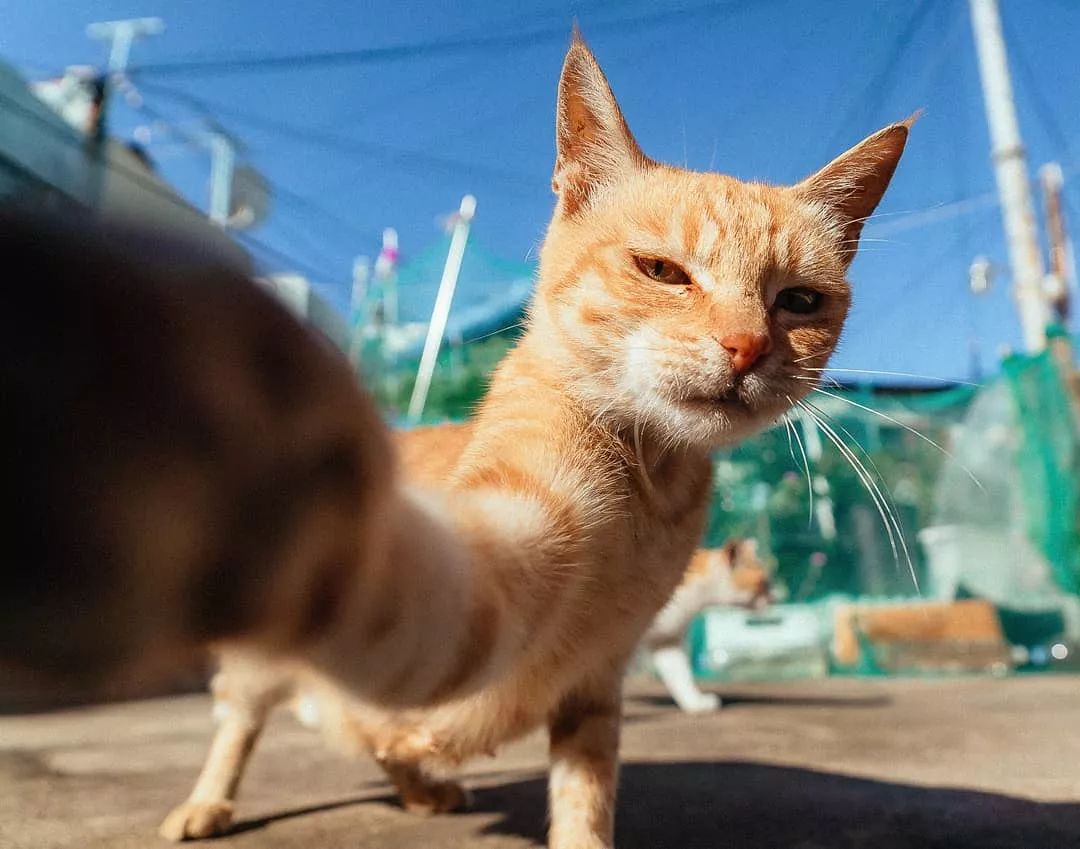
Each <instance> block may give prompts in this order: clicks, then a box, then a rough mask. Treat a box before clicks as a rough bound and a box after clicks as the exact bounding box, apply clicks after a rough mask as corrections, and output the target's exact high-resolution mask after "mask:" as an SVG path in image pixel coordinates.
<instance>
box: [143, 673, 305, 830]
mask: <svg viewBox="0 0 1080 849" xmlns="http://www.w3.org/2000/svg"><path fill="white" fill-rule="evenodd" d="M213 690H214V696H215V702H214V715H215V718H217V719H218V722H219V724H218V729H217V732H216V733H215V734H214V740H213V742H212V743H211V745H210V752H209V754H208V755H207V757H206V763H205V764H203V768H202V772H200V773H199V778H198V780H197V781H196V782H195V787H194V788H193V789H192V791H191V795H190V796H188V798H187V800H186V801H185V802H183V803H182V804H180V805H178V806H177V807H175V808H174V809H173V810H172V811H171V812H170V813H169V815H168V816H167V817H165V819H164V821H163V822H162V823H161V826H160V827H159V828H158V834H160V835H161V836H162V837H164V838H166V839H167V840H174V841H180V840H197V839H199V838H204V837H216V836H218V835H222V834H225V833H226V832H227V831H228V830H229V829H230V828H231V827H232V819H233V803H234V801H235V799H236V793H237V790H238V788H239V786H240V779H241V778H242V777H243V773H244V767H245V766H246V765H247V761H248V758H249V757H250V756H251V752H252V750H253V749H254V748H255V741H256V740H257V739H258V736H259V733H260V732H261V731H262V728H263V725H264V724H265V722H266V717H267V715H268V714H269V712H270V710H271V709H272V708H273V707H274V706H275V705H277V704H278V703H279V702H281V701H283V700H284V699H285V698H286V697H287V696H288V695H289V693H290V689H289V687H288V685H287V684H286V683H285V682H284V681H283V680H282V679H279V678H275V677H271V676H268V677H266V678H262V677H261V676H259V675H258V674H255V675H251V674H248V673H247V672H246V670H245V671H244V672H242V673H241V674H239V675H237V676H236V679H233V678H232V677H231V676H230V674H229V672H228V671H227V670H226V669H223V670H222V672H219V673H218V674H217V675H216V676H215V677H214V683H213Z"/></svg>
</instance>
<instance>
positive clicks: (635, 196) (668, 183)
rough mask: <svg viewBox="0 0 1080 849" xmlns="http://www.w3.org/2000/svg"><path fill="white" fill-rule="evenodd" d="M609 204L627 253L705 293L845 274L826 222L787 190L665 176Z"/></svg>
mask: <svg viewBox="0 0 1080 849" xmlns="http://www.w3.org/2000/svg"><path fill="white" fill-rule="evenodd" d="M612 200H613V203H612V205H611V207H610V209H609V210H607V216H606V217H610V216H613V215H614V216H618V215H622V216H624V217H625V221H624V223H623V226H622V227H621V228H620V229H622V239H623V241H624V242H625V244H626V247H627V248H628V249H629V250H631V251H634V252H637V253H643V254H646V255H650V256H658V257H661V258H664V259H670V260H672V261H674V262H677V263H679V264H680V265H682V266H683V267H684V268H686V270H687V271H688V272H690V274H691V276H692V277H693V279H694V282H695V283H696V284H697V285H698V286H699V287H700V288H701V289H702V290H703V291H704V292H705V293H711V292H713V291H715V290H716V289H717V287H719V286H721V285H730V284H732V283H736V284H742V285H749V286H753V285H755V284H756V285H759V286H760V285H764V284H765V283H766V282H767V280H768V278H769V277H770V276H771V275H774V274H777V273H780V274H788V275H800V276H808V275H814V276H817V275H822V276H826V277H828V276H831V275H829V274H827V273H826V272H827V271H830V270H840V266H839V263H838V261H837V260H838V257H837V256H836V252H835V248H834V242H833V241H832V238H833V235H834V234H833V233H832V231H831V228H830V227H829V224H828V222H827V221H825V220H823V219H822V218H821V217H820V216H819V215H818V214H817V213H816V211H815V210H814V209H813V208H811V207H809V206H808V205H806V204H805V203H802V202H800V201H799V200H798V199H797V198H796V197H795V196H793V194H792V193H791V192H790V191H787V190H784V189H782V188H777V187H775V186H768V185H763V184H759V183H744V182H740V181H738V180H735V179H733V178H730V177H725V176H723V175H719V174H694V173H687V172H678V171H674V170H673V169H664V170H663V171H660V172H654V173H651V174H647V175H642V179H641V180H640V181H638V183H637V185H627V186H625V187H624V189H623V191H621V192H619V193H618V194H617V195H616V196H615V197H614V198H613V199H612ZM612 223H614V222H612Z"/></svg>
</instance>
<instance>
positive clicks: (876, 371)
mask: <svg viewBox="0 0 1080 849" xmlns="http://www.w3.org/2000/svg"><path fill="white" fill-rule="evenodd" d="M800 368H802V370H803V371H820V372H836V373H838V374H839V373H843V374H873V375H882V376H885V377H914V378H918V379H920V380H932V381H935V382H936V383H948V384H957V385H959V386H978V385H979V384H978V383H972V382H971V381H970V380H952V379H950V378H947V377H935V376H933V375H929V374H917V373H915V372H912V371H883V370H881V369H865V368H832V367H831V366H829V367H825V368H817V367H814V366H800Z"/></svg>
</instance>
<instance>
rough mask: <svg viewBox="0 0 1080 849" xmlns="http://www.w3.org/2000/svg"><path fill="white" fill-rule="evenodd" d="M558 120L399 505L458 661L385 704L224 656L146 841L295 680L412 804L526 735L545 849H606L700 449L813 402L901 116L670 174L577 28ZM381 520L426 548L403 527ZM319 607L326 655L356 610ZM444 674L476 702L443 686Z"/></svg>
mask: <svg viewBox="0 0 1080 849" xmlns="http://www.w3.org/2000/svg"><path fill="white" fill-rule="evenodd" d="M556 121H557V129H556V142H557V148H558V153H557V159H556V165H555V173H554V178H553V186H554V189H555V192H556V194H557V196H558V201H557V204H556V208H555V212H554V215H553V218H552V221H551V224H550V226H549V228H548V232H547V236H546V239H545V242H544V246H543V249H542V251H541V256H540V272H539V279H538V284H537V291H536V294H535V297H534V299H533V301H532V303H531V306H530V309H529V318H528V321H527V328H526V330H525V333H524V335H523V337H522V338H521V341H520V343H519V344H518V346H517V347H516V348H515V349H514V350H513V351H512V352H511V353H510V354H509V355H508V356H507V358H506V359H505V360H504V361H503V363H502V364H501V365H500V366H499V368H498V370H497V372H496V374H495V375H494V378H493V380H492V383H491V388H490V391H489V393H488V396H487V398H486V399H485V400H484V402H483V403H482V405H481V406H480V408H479V410H478V412H477V414H476V416H475V417H474V419H473V421H472V424H471V429H470V431H469V433H468V438H467V441H465V443H464V444H463V445H462V446H461V451H460V458H459V459H458V461H457V462H456V463H455V464H454V466H453V468H452V470H450V471H449V473H448V474H445V475H444V476H443V477H442V478H441V479H440V480H439V482H438V483H437V484H434V483H430V482H429V483H428V485H427V488H426V489H424V490H423V497H422V498H421V497H420V496H416V497H414V499H413V501H412V502H410V503H413V504H416V505H418V507H417V510H418V511H419V513H418V515H419V516H420V517H437V520H436V519H430V518H429V519H428V520H427V521H428V524H429V525H430V523H432V522H435V521H437V523H438V528H439V529H440V535H439V537H438V543H437V545H438V554H439V555H441V557H442V559H443V560H444V561H445V562H446V563H449V564H451V566H452V567H453V568H455V569H459V570H461V571H462V572H463V573H465V574H468V575H469V576H470V577H471V583H470V584H469V586H470V588H471V589H470V593H471V594H470V596H469V612H468V616H467V618H466V621H465V628H466V632H467V635H468V638H467V639H466V640H464V641H461V642H457V643H454V644H453V645H454V646H455V648H456V650H457V655H456V656H454V657H451V658H449V659H447V658H446V656H445V651H443V652H441V653H440V656H439V657H438V658H436V659H434V660H433V661H432V662H430V663H425V664H422V665H420V666H419V667H418V668H412V669H409V670H407V671H404V672H401V673H400V674H402V675H403V680H404V681H408V682H410V684H411V686H412V688H413V691H414V692H416V691H417V690H418V688H420V689H424V690H425V691H427V692H430V693H431V694H432V695H431V698H430V699H427V700H428V701H435V702H438V703H437V704H436V705H435V706H434V707H430V708H426V709H419V708H417V709H402V710H391V709H387V708H379V707H375V706H372V705H368V704H366V703H364V702H361V701H360V700H358V699H356V698H353V697H350V696H349V695H348V694H347V693H346V692H345V691H343V690H342V689H341V688H340V687H339V686H338V685H337V684H335V683H334V682H333V681H332V680H330V679H329V678H327V677H326V676H324V675H323V674H321V673H319V672H317V671H316V670H315V669H314V668H313V667H312V666H311V665H310V663H309V662H307V661H305V662H303V663H300V662H297V663H287V662H282V661H280V660H271V659H269V658H267V657H265V656H262V655H259V654H256V653H254V652H252V651H249V650H243V649H236V650H232V651H224V652H222V654H221V671H220V672H219V674H218V676H217V678H216V679H215V685H214V693H215V698H216V700H217V702H218V704H219V706H220V713H221V714H222V716H223V719H222V722H221V725H220V727H219V729H218V732H217V734H216V737H215V739H214V742H213V746H212V749H211V752H210V755H209V758H208V760H207V763H206V766H205V767H204V769H203V771H202V774H201V776H200V777H199V780H198V782H197V784H196V786H195V789H194V790H193V792H192V794H191V796H190V798H189V799H188V800H187V801H186V802H185V803H184V804H182V805H181V806H180V807H178V808H177V809H176V810H175V811H173V812H172V813H171V814H170V815H169V816H168V818H167V819H166V820H165V822H164V823H163V825H162V828H161V833H162V834H164V835H165V836H167V837H170V838H173V839H183V838H190V837H205V836H209V835H212V834H219V833H222V832H224V831H226V830H227V829H228V828H229V825H230V821H231V817H232V805H233V799H234V797H235V795H236V790H237V787H238V784H239V781H240V776H241V771H242V769H243V766H244V763H245V761H246V760H247V757H248V755H249V754H250V752H251V749H252V746H253V745H254V742H255V739H256V736H257V735H258V733H259V731H260V729H261V728H262V726H263V723H264V722H265V719H266V715H267V712H268V711H269V710H270V709H271V708H273V707H274V706H275V705H277V704H279V703H281V702H283V701H286V700H287V699H290V698H292V697H294V696H295V694H296V693H297V692H299V691H303V692H305V693H307V694H308V696H309V697H311V698H313V699H314V700H315V701H316V702H317V703H318V707H319V713H320V716H321V717H322V719H323V724H324V729H325V730H326V733H327V736H328V737H329V738H330V739H331V740H332V741H333V742H334V743H335V744H336V745H338V746H340V747H341V748H343V749H344V750H345V751H347V752H355V753H369V754H371V755H372V756H374V757H375V758H376V759H377V760H378V762H379V763H380V764H381V765H382V766H383V768H384V769H385V771H386V773H387V775H388V777H389V778H390V780H391V781H392V782H393V783H394V784H395V785H396V786H397V788H398V791H399V793H400V795H401V798H402V800H403V802H404V803H405V805H406V806H408V807H410V808H416V809H419V810H425V811H439V810H447V809H449V808H452V807H455V806H456V805H458V804H459V803H460V802H461V801H462V798H463V793H462V791H461V789H460V788H459V787H458V785H456V784H455V783H453V782H451V781H447V780H444V779H435V778H433V777H432V772H431V771H432V770H434V769H439V768H444V767H446V766H451V765H454V764H457V763H460V762H461V761H463V760H465V759H467V758H471V757H474V756H476V755H480V754H486V753H489V752H492V751H494V750H495V749H496V748H497V747H498V746H499V745H500V744H502V743H504V742H507V741H509V740H512V739H514V738H517V737H520V736H521V735H523V734H525V733H527V732H529V731H530V730H532V729H535V728H537V727H546V728H547V731H548V734H549V737H550V752H551V774H550V796H549V799H550V831H549V846H550V847H552V849H602V847H610V846H611V845H612V841H613V825H614V811H615V788H616V777H617V772H618V746H619V726H620V716H621V681H622V676H623V671H624V668H625V665H626V663H627V660H628V658H629V657H630V656H631V654H632V652H633V651H634V649H635V647H636V646H637V644H638V642H639V640H640V639H641V637H642V635H643V634H644V633H645V631H646V630H647V628H648V627H649V624H650V622H652V620H653V618H654V616H655V615H656V613H657V612H658V611H659V610H660V609H661V608H662V607H663V605H664V603H665V602H666V601H667V600H668V598H669V597H670V595H671V593H672V591H673V590H674V588H675V587H676V585H677V584H678V583H679V580H680V578H681V577H682V575H683V572H684V569H685V566H686V564H687V563H688V561H689V560H690V556H691V554H692V552H693V550H694V548H695V545H696V543H697V540H698V539H699V538H700V535H701V531H702V524H703V519H704V513H705V507H706V501H707V499H708V496H709V493H710V471H711V466H710V462H709V452H710V450H711V449H713V448H715V447H716V446H720V445H730V444H732V443H734V442H737V441H739V440H741V439H743V438H745V437H746V436H748V435H750V434H752V433H754V432H756V431H758V430H760V429H762V428H764V427H766V426H768V425H769V424H771V423H772V422H774V421H775V420H776V419H777V418H778V417H779V416H780V415H781V414H783V413H784V412H785V411H786V410H787V409H789V408H790V407H791V405H792V404H793V403H794V401H795V400H796V399H799V398H801V397H802V396H803V395H805V394H806V392H808V391H809V388H810V387H809V385H808V383H807V381H805V380H803V379H801V377H802V376H803V375H805V374H806V373H807V372H805V371H804V370H803V367H804V366H805V367H821V366H823V365H824V364H825V363H826V361H827V360H828V357H829V355H830V354H831V352H832V350H833V348H834V346H835V345H836V342H837V339H838V338H839V335H840V331H841V329H842V327H843V323H844V319H845V316H846V314H847V310H848V305H849V300H850V290H849V286H848V283H847V281H846V279H845V275H846V271H847V268H848V266H849V264H850V262H851V259H852V258H853V256H854V255H855V250H856V246H857V242H858V237H859V233H860V231H861V229H862V226H863V222H864V221H865V220H866V218H867V216H869V215H870V214H871V213H872V212H873V210H874V208H875V207H876V205H877V204H878V202H879V200H880V199H881V197H882V194H883V193H884V191H885V188H886V186H887V185H888V182H889V180H890V178H891V176H892V174H893V171H894V169H895V168H896V165H897V163H898V161H899V159H900V156H901V153H902V151H903V148H904V144H905V141H906V139H907V135H908V126H909V125H908V123H900V124H894V125H891V126H889V127H886V128H885V129H883V130H881V131H880V132H878V133H875V134H874V135H872V136H870V137H869V138H867V139H866V140H864V141H863V142H861V143H860V144H858V145H857V146H856V147H854V148H852V149H851V150H849V151H848V152H847V153H845V154H843V155H842V156H841V157H839V158H838V159H836V160H834V161H833V162H832V163H830V164H829V165H827V166H825V168H823V169H822V170H821V171H819V172H817V173H816V174H814V175H813V176H811V177H809V178H807V179H806V180H804V181H802V182H801V183H798V184H796V185H794V186H790V187H777V186H769V185H765V184H760V183H745V182H740V181H738V180H735V179H733V178H730V177H726V176H722V175H719V174H712V173H695V172H690V171H686V170H681V169H677V168H673V167H669V166H666V165H662V164H659V163H657V162H654V161H652V160H650V159H649V158H647V157H646V156H645V155H644V154H643V153H642V152H641V150H640V149H639V148H638V145H637V143H636V142H635V141H634V138H633V136H632V135H631V134H630V131H629V129H628V128H627V125H626V122H625V120H624V119H623V116H622V113H621V112H620V110H619V107H618V105H617V104H616V102H615V99H614V97H613V95H612V93H611V90H610V88H609V86H608V84H607V81H606V79H605V77H604V75H603V73H602V72H601V70H600V68H599V66H598V65H597V63H596V61H595V59H594V58H593V55H592V54H591V53H590V51H589V50H588V48H587V47H586V46H585V44H584V43H583V42H582V41H581V40H580V39H578V38H576V37H575V39H574V41H573V43H572V45H571V47H570V50H569V53H568V55H567V57H566V62H565V65H564V68H563V72H562V77H561V80H560V83H559V96H558V107H557V117H556ZM406 477H408V464H406ZM417 491H418V492H419V491H420V488H419V487H418V489H417ZM400 527H403V528H404V529H405V530H406V531H408V530H412V531H413V533H412V534H411V536H410V538H409V539H408V542H409V543H410V545H412V546H413V547H416V546H420V545H423V541H424V539H425V535H426V531H427V528H426V527H425V525H423V524H421V523H420V521H419V519H417V520H415V521H414V524H412V525H410V524H407V523H406V524H404V525H400ZM383 574H384V577H383V581H384V583H383V584H381V585H380V586H377V587H373V592H376V591H377V592H376V594H375V595H374V598H377V599H378V601H379V603H380V604H382V605H384V606H383V608H382V610H381V613H382V616H375V617H371V616H368V617H363V618H362V621H363V625H362V627H357V628H356V629H355V631H354V632H351V635H352V636H353V637H354V638H355V641H356V643H357V645H361V644H363V645H364V646H365V647H366V650H367V651H369V652H371V651H373V648H372V647H378V646H382V645H387V646H391V645H396V644H397V643H399V642H405V643H411V641H414V640H416V639H417V637H416V634H417V628H418V623H417V622H416V621H415V619H410V618H408V617H405V616H403V615H402V612H401V610H400V609H399V607H398V606H397V605H395V603H394V592H395V591H399V592H402V593H412V592H414V591H415V590H414V589H412V587H411V585H410V584H409V582H410V580H411V578H410V574H409V563H408V562H407V561H402V568H401V570H400V572H399V573H397V574H395V573H394V572H393V570H389V571H387V572H385V573H383ZM413 583H415V582H413ZM427 586H428V587H429V588H430V586H431V585H430V584H428V585H427ZM330 613H331V614H332V615H333V617H334V619H333V621H332V623H331V624H330V625H328V626H326V627H325V630H327V631H328V632H329V633H330V634H332V635H334V639H333V640H332V643H330V644H329V646H330V649H332V650H333V651H341V646H342V644H343V640H342V635H343V634H345V633H348V627H349V626H348V623H349V622H352V621H353V619H352V618H351V615H350V612H349V609H348V607H347V608H346V610H345V611H344V612H342V611H340V610H331V611H330ZM328 615H329V614H328ZM358 621H359V620H358ZM421 631H423V628H422V626H421ZM305 657H306V658H308V659H314V660H315V661H316V662H318V660H319V658H320V657H321V654H320V651H319V650H318V648H317V647H316V648H315V649H314V650H311V649H309V650H308V651H307V652H306V653H305ZM418 682H423V687H421V686H420V684H419V683H418ZM463 682H470V683H468V686H469V687H472V688H473V689H474V691H473V692H472V694H470V695H464V696H462V695H459V694H460V693H461V692H462V690H463V687H464V686H465V684H464V683H463ZM392 684H393V682H392V681H391V682H390V685H388V686H390V687H391V689H392ZM477 687H479V689H476V688H477ZM440 699H441V701H440ZM415 701H416V700H414V702H415Z"/></svg>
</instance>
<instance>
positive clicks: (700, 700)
mask: <svg viewBox="0 0 1080 849" xmlns="http://www.w3.org/2000/svg"><path fill="white" fill-rule="evenodd" d="M720 705H721V701H720V697H719V696H718V695H716V693H701V694H699V695H698V696H696V697H695V698H693V699H690V700H686V699H684V700H683V702H682V704H680V705H679V707H681V708H682V709H683V710H684V711H685V712H686V713H712V712H713V711H716V710H720Z"/></svg>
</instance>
